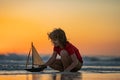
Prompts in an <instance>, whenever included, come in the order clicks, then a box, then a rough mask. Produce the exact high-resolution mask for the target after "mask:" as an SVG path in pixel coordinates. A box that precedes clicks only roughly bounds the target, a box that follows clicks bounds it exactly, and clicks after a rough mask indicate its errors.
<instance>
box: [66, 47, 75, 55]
mask: <svg viewBox="0 0 120 80" xmlns="http://www.w3.org/2000/svg"><path fill="white" fill-rule="evenodd" d="M67 51H68V53H69V54H70V55H72V54H74V53H75V51H74V49H73V48H72V47H69V48H68V50H67Z"/></svg>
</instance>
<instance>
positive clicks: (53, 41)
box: [51, 40, 59, 47]
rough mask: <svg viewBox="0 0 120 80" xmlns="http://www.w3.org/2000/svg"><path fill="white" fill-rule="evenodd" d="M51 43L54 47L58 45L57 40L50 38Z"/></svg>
mask: <svg viewBox="0 0 120 80" xmlns="http://www.w3.org/2000/svg"><path fill="white" fill-rule="evenodd" d="M51 41H52V43H53V44H54V46H55V47H58V46H59V41H58V40H51Z"/></svg>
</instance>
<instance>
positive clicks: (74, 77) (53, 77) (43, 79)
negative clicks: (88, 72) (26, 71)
mask: <svg viewBox="0 0 120 80" xmlns="http://www.w3.org/2000/svg"><path fill="white" fill-rule="evenodd" d="M26 80H82V74H81V73H80V72H77V73H52V74H32V75H31V77H30V76H29V78H27V79H26Z"/></svg>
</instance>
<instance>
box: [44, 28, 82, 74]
mask: <svg viewBox="0 0 120 80" xmlns="http://www.w3.org/2000/svg"><path fill="white" fill-rule="evenodd" d="M48 37H49V38H50V39H51V41H52V43H53V44H54V49H53V55H52V56H51V58H50V59H49V60H48V61H47V62H46V63H45V64H44V65H45V66H49V67H51V68H53V69H55V70H59V71H65V72H76V71H78V70H80V69H81V67H82V64H83V60H82V57H81V55H80V53H79V51H78V49H77V48H76V47H75V46H73V45H72V44H71V43H70V42H68V41H67V38H66V35H65V32H64V31H63V30H62V29H60V28H58V29H54V30H53V31H52V32H51V33H49V34H48ZM57 55H60V56H61V59H56V57H57Z"/></svg>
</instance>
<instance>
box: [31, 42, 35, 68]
mask: <svg viewBox="0 0 120 80" xmlns="http://www.w3.org/2000/svg"><path fill="white" fill-rule="evenodd" d="M31 46H32V68H34V58H33V42H32V43H31Z"/></svg>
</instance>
